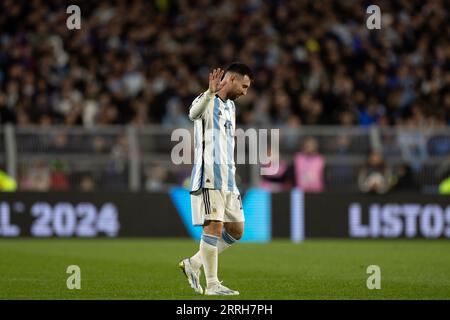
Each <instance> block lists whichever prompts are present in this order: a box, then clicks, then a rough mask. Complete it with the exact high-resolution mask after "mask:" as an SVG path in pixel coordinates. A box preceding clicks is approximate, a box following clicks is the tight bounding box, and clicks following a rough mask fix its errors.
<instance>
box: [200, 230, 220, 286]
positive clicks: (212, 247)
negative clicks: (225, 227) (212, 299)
mask: <svg viewBox="0 0 450 320" xmlns="http://www.w3.org/2000/svg"><path fill="white" fill-rule="evenodd" d="M218 240H219V238H218V237H216V236H211V235H209V234H204V235H203V236H202V240H201V241H200V252H201V256H202V263H203V270H204V271H205V277H206V285H207V287H211V286H213V285H214V284H216V283H219V279H218V278H217V265H218V255H219V254H218V252H217V241H218Z"/></svg>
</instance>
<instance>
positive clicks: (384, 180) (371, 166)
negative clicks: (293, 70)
mask: <svg viewBox="0 0 450 320" xmlns="http://www.w3.org/2000/svg"><path fill="white" fill-rule="evenodd" d="M358 185H359V189H360V191H361V192H364V193H373V194H385V193H387V192H388V191H389V190H390V188H391V186H392V171H391V169H390V168H389V166H388V165H387V164H386V163H385V162H384V160H383V158H382V155H381V154H380V153H379V152H377V151H372V152H371V153H370V155H369V158H368V161H367V163H366V165H365V166H364V167H363V168H361V170H360V172H359V175H358Z"/></svg>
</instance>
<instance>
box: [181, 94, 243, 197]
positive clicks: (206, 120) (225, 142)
mask: <svg viewBox="0 0 450 320" xmlns="http://www.w3.org/2000/svg"><path fill="white" fill-rule="evenodd" d="M201 99H206V96H205V93H202V94H201V95H199V96H198V97H197V98H196V99H195V100H194V101H193V102H192V105H191V107H190V109H192V108H193V107H195V105H196V104H198V103H201ZM205 101H206V100H205ZM203 103H204V102H203ZM189 118H190V119H191V120H193V121H194V146H195V152H194V166H193V168H192V173H191V185H190V189H191V192H192V191H197V190H198V189H200V188H208V189H219V190H226V191H231V192H235V193H239V191H238V188H237V186H236V181H235V172H236V167H235V163H234V146H235V142H234V136H235V125H236V120H235V118H236V107H235V105H234V102H233V101H232V100H229V99H228V100H227V101H223V100H222V99H221V98H220V97H219V96H218V95H214V96H212V97H211V98H210V99H209V101H208V102H207V106H206V108H205V109H204V112H203V113H202V114H201V115H199V116H198V117H197V118H195V119H193V118H192V117H191V113H190V115H189Z"/></svg>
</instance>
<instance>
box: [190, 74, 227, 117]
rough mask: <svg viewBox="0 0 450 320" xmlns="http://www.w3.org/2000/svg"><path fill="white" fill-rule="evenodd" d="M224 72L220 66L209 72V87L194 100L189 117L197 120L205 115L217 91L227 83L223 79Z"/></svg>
mask: <svg viewBox="0 0 450 320" xmlns="http://www.w3.org/2000/svg"><path fill="white" fill-rule="evenodd" d="M223 73H224V71H223V70H221V69H220V68H218V69H214V70H213V72H211V73H210V74H209V88H208V90H206V91H205V92H203V93H202V94H201V95H200V96H198V97H197V98H196V99H195V100H194V102H192V105H191V107H190V108H189V119H191V120H195V119H199V118H201V117H202V116H203V114H204V113H205V111H206V108H207V107H208V105H209V102H210V101H211V100H212V99H214V96H215V95H216V93H217V92H219V91H220V89H222V88H223V86H224V85H225V83H226V81H225V80H221V79H222V76H223Z"/></svg>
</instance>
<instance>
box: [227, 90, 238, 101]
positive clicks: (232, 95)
mask: <svg viewBox="0 0 450 320" xmlns="http://www.w3.org/2000/svg"><path fill="white" fill-rule="evenodd" d="M237 98H239V94H238V93H237V92H231V93H230V95H229V96H228V99H230V100H233V101H234V100H236V99H237Z"/></svg>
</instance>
